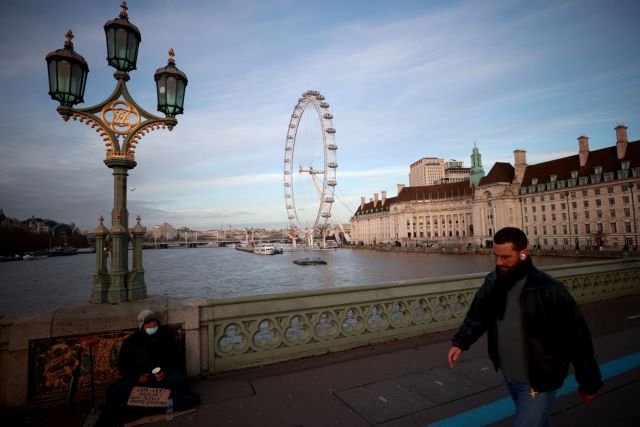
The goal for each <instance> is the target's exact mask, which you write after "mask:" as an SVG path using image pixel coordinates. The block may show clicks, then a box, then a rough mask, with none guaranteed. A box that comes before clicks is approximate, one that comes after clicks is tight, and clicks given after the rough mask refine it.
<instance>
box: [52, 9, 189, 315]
mask: <svg viewBox="0 0 640 427" xmlns="http://www.w3.org/2000/svg"><path fill="white" fill-rule="evenodd" d="M120 7H121V12H120V15H119V16H118V17H117V18H115V19H112V20H110V21H107V22H106V23H105V24H104V31H105V35H106V39H107V62H108V64H109V65H110V66H111V67H114V68H115V69H116V71H115V73H114V74H113V76H114V77H115V79H116V81H117V83H116V87H115V89H114V91H113V93H112V94H111V95H109V97H108V98H107V99H105V100H104V101H102V102H101V103H99V104H97V105H94V106H93V107H88V108H81V109H80V108H74V105H76V104H79V103H82V102H84V89H85V85H86V82H87V74H88V73H89V66H88V64H87V62H86V61H85V59H84V58H83V57H82V56H80V55H79V54H78V53H77V52H76V51H74V50H73V42H72V40H73V33H72V32H71V30H69V31H68V32H67V34H66V41H65V43H64V48H62V49H58V50H54V51H52V52H49V53H48V54H47V56H46V58H45V59H46V61H47V69H48V72H49V95H50V96H51V98H52V99H54V100H56V101H58V102H59V103H60V105H59V106H58V108H57V110H58V113H60V115H61V116H62V118H63V119H64V120H65V121H68V120H69V119H73V120H77V121H79V122H81V123H84V124H86V125H88V126H90V127H91V128H93V129H95V131H96V132H97V133H98V134H99V135H100V138H101V139H102V140H103V141H104V143H105V146H106V147H107V149H106V158H105V160H104V163H105V165H107V167H108V168H110V169H111V170H112V171H113V180H114V188H113V210H112V211H111V228H109V229H107V228H106V227H105V226H104V225H103V223H102V222H103V218H102V216H101V217H100V224H99V225H98V227H97V228H96V229H95V230H94V234H95V236H96V271H95V273H94V274H93V289H92V292H91V299H90V300H91V302H93V303H117V302H124V301H130V300H135V299H140V298H144V297H145V296H146V294H147V287H146V284H145V282H144V269H143V267H142V237H143V235H144V232H145V229H144V227H142V225H140V217H139V216H138V217H137V218H136V219H137V223H136V225H135V226H134V227H133V228H131V229H129V212H128V211H127V176H128V171H129V170H130V169H133V168H135V167H136V160H135V147H136V144H138V143H139V142H140V139H141V138H142V137H143V136H144V135H145V134H146V133H148V132H150V131H152V130H155V129H158V128H163V129H165V128H167V129H169V130H171V129H173V127H174V126H175V125H176V124H178V121H177V120H176V118H175V116H176V115H178V114H182V112H183V106H184V93H185V89H186V86H187V76H186V75H185V74H184V73H183V72H182V71H180V70H179V69H178V68H177V67H176V64H175V60H174V52H173V49H170V50H169V62H168V64H167V65H166V66H165V67H162V68H159V69H158V70H156V72H155V75H154V79H155V81H156V90H157V98H158V111H160V112H162V113H164V115H165V117H158V116H155V115H153V114H151V113H149V112H147V111H145V110H144V109H143V108H142V107H140V106H139V105H138V104H137V103H136V102H135V101H134V100H133V98H132V97H131V95H130V94H129V91H128V90H127V81H128V80H129V72H130V71H133V70H135V69H136V62H137V59H138V46H139V44H140V41H141V39H142V37H141V35H140V30H138V28H137V27H136V26H135V25H133V24H132V23H131V22H129V17H128V14H127V5H126V2H124V1H123V2H122V4H121V6H120ZM129 240H132V242H133V263H132V269H131V271H129V266H128V263H129V259H128V246H129ZM108 245H110V246H111V250H110V254H111V271H109V270H108V268H107V253H108V251H107V247H108Z"/></svg>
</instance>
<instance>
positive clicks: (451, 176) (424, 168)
mask: <svg viewBox="0 0 640 427" xmlns="http://www.w3.org/2000/svg"><path fill="white" fill-rule="evenodd" d="M470 173H471V169H470V168H465V167H464V163H463V162H462V161H460V160H455V159H451V160H449V161H447V162H445V161H444V159H439V158H437V157H424V158H422V159H420V160H418V161H415V162H413V163H412V164H411V165H409V186H410V187H421V186H425V185H434V184H445V183H448V182H458V181H465V180H468V179H469V175H470Z"/></svg>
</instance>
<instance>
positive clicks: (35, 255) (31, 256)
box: [22, 251, 48, 261]
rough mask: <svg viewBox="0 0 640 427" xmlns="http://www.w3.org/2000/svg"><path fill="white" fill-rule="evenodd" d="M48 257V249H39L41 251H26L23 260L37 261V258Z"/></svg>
mask: <svg viewBox="0 0 640 427" xmlns="http://www.w3.org/2000/svg"><path fill="white" fill-rule="evenodd" d="M47 257H48V254H47V252H46V251H39V252H25V254H24V255H23V256H22V259H23V261H35V260H37V259H45V258H47Z"/></svg>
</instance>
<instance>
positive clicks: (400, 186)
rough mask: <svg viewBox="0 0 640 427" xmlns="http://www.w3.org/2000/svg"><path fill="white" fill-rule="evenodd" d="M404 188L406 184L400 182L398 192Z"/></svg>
mask: <svg viewBox="0 0 640 427" xmlns="http://www.w3.org/2000/svg"><path fill="white" fill-rule="evenodd" d="M403 188H404V184H398V194H400V192H401V191H402V189H403Z"/></svg>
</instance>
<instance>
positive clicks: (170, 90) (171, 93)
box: [167, 77, 177, 114]
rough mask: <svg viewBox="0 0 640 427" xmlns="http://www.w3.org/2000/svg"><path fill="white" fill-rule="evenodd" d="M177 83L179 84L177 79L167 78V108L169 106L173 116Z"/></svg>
mask: <svg viewBox="0 0 640 427" xmlns="http://www.w3.org/2000/svg"><path fill="white" fill-rule="evenodd" d="M176 83H177V82H176V78H175V77H168V78H167V106H169V108H170V109H171V110H172V111H171V113H172V114H173V112H174V111H173V107H174V106H175V105H176V90H177V87H176V86H177V84H176Z"/></svg>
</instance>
